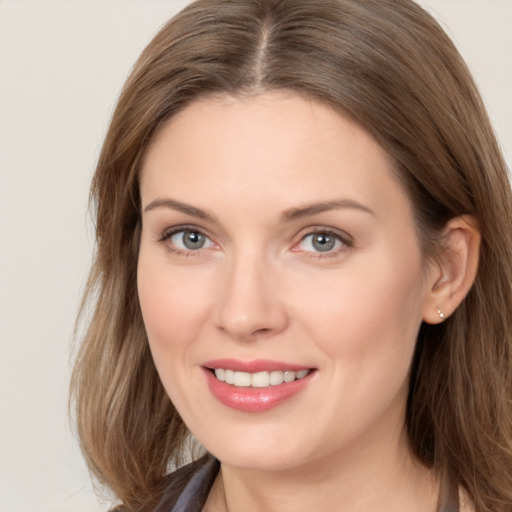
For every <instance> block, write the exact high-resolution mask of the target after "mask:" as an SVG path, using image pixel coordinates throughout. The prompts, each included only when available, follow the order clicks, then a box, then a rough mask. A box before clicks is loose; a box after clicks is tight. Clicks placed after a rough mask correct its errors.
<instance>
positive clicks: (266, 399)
mask: <svg viewBox="0 0 512 512" xmlns="http://www.w3.org/2000/svg"><path fill="white" fill-rule="evenodd" d="M205 373H206V378H207V380H208V387H209V388H210V391H211V393H212V394H213V396H214V397H215V398H217V400H219V401H220V402H222V403H223V404H224V405H227V406H228V407H231V408H232V409H236V410H238V411H242V412H265V411H269V410H270V409H273V408H274V407H277V406H278V405H280V404H282V403H283V402H285V401H286V400H288V399H290V398H292V397H293V396H295V395H297V394H298V393H300V392H301V391H302V390H303V389H304V388H305V387H306V386H307V385H308V384H309V383H310V381H311V377H312V376H313V374H314V373H315V372H314V371H312V372H310V373H309V374H308V375H306V377H303V378H302V379H298V380H294V381H293V382H287V383H283V384H278V385H277V386H269V387H266V388H253V387H237V386H232V385H231V384H226V383H225V382H221V381H220V380H218V379H217V378H216V377H215V375H213V373H212V372H211V371H210V370H208V369H206V368H205Z"/></svg>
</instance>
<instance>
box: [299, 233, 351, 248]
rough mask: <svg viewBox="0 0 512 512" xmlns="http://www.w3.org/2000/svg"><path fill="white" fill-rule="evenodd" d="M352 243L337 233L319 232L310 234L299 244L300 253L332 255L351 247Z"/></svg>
mask: <svg viewBox="0 0 512 512" xmlns="http://www.w3.org/2000/svg"><path fill="white" fill-rule="evenodd" d="M350 245H351V244H350V242H349V241H347V240H345V239H344V238H342V237H341V235H338V234H337V233H332V232H329V231H318V232H315V233H309V234H307V235H306V236H305V237H303V238H302V240H301V241H300V242H299V244H298V246H297V249H298V250H299V251H304V252H310V253H331V252H337V251H338V250H339V249H343V248H347V247H350Z"/></svg>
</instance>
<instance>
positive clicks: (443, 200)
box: [72, 0, 512, 512]
mask: <svg viewBox="0 0 512 512" xmlns="http://www.w3.org/2000/svg"><path fill="white" fill-rule="evenodd" d="M279 89H284V90H291V91H295V92H296V93H298V94H301V95H305V96H307V97H310V98H313V99H316V100H318V101H321V102H324V103H326V104H328V105H331V106H332V107H333V108H336V109H341V110H343V111H344V112H345V113H348V114H349V115H351V116H352V117H353V118H354V119H355V120H357V121H358V122H359V123H360V124H361V125H362V126H363V127H364V128H365V129H367V130H368V131H369V132H370V133H371V134H372V135H373V136H374V137H375V138H376V140H377V141H379V143H380V144H381V145H382V147H383V148H384V149H385V150H386V151H387V152H388V153H389V155H390V156H391V158H392V160H393V162H394V167H395V170H396V172H397V174H398V176H399V178H400V179H401V181H402V183H403V184H404V186H405V188H406V190H407V192H408V194H409V197H410V200H411V202H412V204H413V206H414V211H415V215H416V223H417V231H418V235H419V239H420V241H421V244H422V246H423V250H424V253H425V255H426V256H427V257H431V256H433V255H435V252H436V249H437V247H438V242H437V240H438V235H439V233H440V231H441V229H442V228H443V226H444V225H445V224H446V222H447V221H448V220H450V219H451V218H453V217H456V216H458V215H462V214H469V215H472V216H474V218H475V219H476V220H477V222H478V225H479V228H480V231H481V235H482V245H481V254H480V265H479V270H478V275H477V277H476V281H475V283H474V286H473V288H472V289H471V291H470V292H469V294H468V296H467V297H466V299H465V300H464V301H463V303H462V304H461V306H460V307H459V308H458V309H457V310H456V311H455V313H454V314H453V315H452V316H451V317H450V318H449V319H448V320H447V321H446V322H444V323H443V324H441V325H439V326H430V325H426V324H425V325H423V327H422V328H421V331H420V335H419V338H418V342H417V349H416V353H415V357H414V361H413V367H412V378H411V384H410V392H409V397H408V404H407V417H406V426H405V427H406V430H407V433H408V437H409V439H410V443H411V447H412V450H413V452H414V453H415V455H416V456H417V457H418V458H419V459H420V460H421V461H423V462H424V463H425V464H427V465H429V466H431V467H433V468H434V469H436V470H438V471H439V472H440V473H443V474H445V475H449V477H450V478H451V479H452V480H453V481H454V482H456V483H457V484H460V485H462V486H463V488H465V490H466V491H467V493H468V494H469V496H470V498H471V499H472V500H473V502H474V505H475V508H476V511H477V512H484V511H485V512H490V511H493V512H505V511H507V512H508V511H510V510H511V508H512V405H511V404H512V389H511V388H512V378H511V377H512V375H511V363H512V358H511V348H512V194H511V190H510V183H509V181H508V178H507V170H506V166H505V163H504V160H503V158H502V156H501V154H500V150H499V147H498V145H497V143H496V139H495V136H494V134H493V130H492V128H491V126H490V123H489V120H488V117H487V114H486V111H485V108H484V106H483V104H482V101H481V99H480V96H479V94H478V92H477V90H476V87H475V85H474V83H473V80H472V78H471V76H470V73H469V71H468V69H467V67H466V65H465V64H464V62H463V61H462V59H461V57H460V55H459V54H458V52H457V50H456V49H455V47H454V45H453V44H452V42H451V41H450V40H449V38H448V37H447V35H446V34H445V33H444V32H443V30H442V29H441V28H440V27H439V25H438V24H437V23H436V22H435V21H434V19H433V18H432V17H431V16H430V15H429V14H427V13H426V12H425V11H424V10H423V9H421V8H420V7H419V6H418V5H416V4H415V3H414V2H412V1H410V0H365V1H360V0H199V1H197V2H194V3H192V4H191V5H189V6H188V7H187V8H185V9H184V10H183V11H182V12H181V13H180V14H178V15H177V16H176V17H175V18H173V19H172V20H170V21H169V22H168V23H167V25H165V26H164V28H163V29H162V30H161V31H160V32H159V33H158V34H157V35H156V37H155V38H154V39H153V40H152V41H151V42H150V44H149V45H148V47H147V48H146V49H145V50H144V52H143V53H142V55H141V56H140V58H139V60H138V61H137V63H136V65H135V67H134V69H133V71H132V73H131V74H130V76H129V78H128V80H127V82H126V84H125V87H124V89H123V91H122V94H121V96H120V99H119V102H118V105H117V108H116V110H115V112H114V114H113V118H112V121H111V125H110V129H109V131H108V134H107V137H106V140H105V143H104V146H103V150H102V152H101V155H100V158H99V161H98V165H97V169H96V174H95V176H94V181H93V184H92V190H91V203H92V206H93V208H94V214H95V219H96V236H97V248H96V255H95V260H94V264H93V267H92V270H91V274H90V278H89V282H88V285H87V289H86V293H85V296H84V302H83V311H85V310H87V309H88V307H90V308H92V309H91V310H90V315H82V318H85V319H86V321H87V322H88V329H87V331H86V333H85V336H84V340H83V343H82V345H81V348H80V352H79V354H78V357H77V361H76V366H75V370H74V375H73V381H72V399H73V403H74V405H75V408H76V420H77V428H78V434H79V437H80V441H81V444H82V449H83V451H84V454H85V456H86V459H87V461H88V463H89V466H90V468H91V469H92V471H93V473H94V474H95V476H96V477H97V478H98V479H99V481H100V482H103V483H105V484H106V485H108V486H109V487H110V488H111V489H112V490H113V491H114V492H115V494H116V495H117V496H118V497H119V498H120V499H121V500H122V501H123V503H124V504H125V507H126V509H127V510H150V509H151V506H152V505H153V504H154V503H155V501H156V500H157V499H158V497H159V496H160V495H161V493H162V489H163V485H164V475H165V474H166V472H167V470H168V467H169V464H174V465H177V464H178V465H179V464H181V463H182V462H183V458H184V452H185V450H184V446H185V441H186V439H187V434H188V432H187V429H186V427H185V426H184V425H183V422H182V421H181V419H180V417H179V415H178V413H177V412H176V410H175V409H174V407H173V405H172V403H171V402H170V400H169V398H168V397H167V395H166V393H165V391H164V389H163V387H162V385H161V383H160V381H159V378H158V375H157V373H156V370H155V367H154V364H153V361H152V359H151V355H150V351H149V348H148V343H147V338H146V334H145V330H144V325H143V322H142V317H141V312H140V308H139V304H138V299H137V288H136V268H137V255H138V245H139V235H140V200H139V190H138V174H139V171H140V168H141V162H142V159H143V157H144V154H145V151H146V149H147V147H148V145H149V143H150V141H151V140H152V138H153V137H154V135H155V133H156V132H157V130H158V129H159V127H161V126H162V124H163V123H164V122H165V121H167V120H168V119H169V118H170V117H172V116H173V115H174V114H175V113H176V112H178V111H179V110H180V109H183V108H184V107H185V106H186V105H187V104H189V103H190V102H192V101H194V100H196V99H198V98H199V97H204V96H206V95H209V94H216V93H221V94H230V95H241V94H257V93H260V92H263V91H269V90H279Z"/></svg>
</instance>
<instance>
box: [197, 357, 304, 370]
mask: <svg viewBox="0 0 512 512" xmlns="http://www.w3.org/2000/svg"><path fill="white" fill-rule="evenodd" d="M203 366H204V367H205V368H209V369H210V370H215V369H216V368H223V369H224V370H233V371H235V372H247V373H256V372H272V371H281V372H285V371H287V370H288V371H290V370H291V371H294V372H298V371H301V370H310V369H311V367H310V366H303V365H300V364H293V363H285V362H283V361H271V360H267V359H253V360H252V361H241V360H238V359H215V360H212V361H207V362H205V363H204V364H203Z"/></svg>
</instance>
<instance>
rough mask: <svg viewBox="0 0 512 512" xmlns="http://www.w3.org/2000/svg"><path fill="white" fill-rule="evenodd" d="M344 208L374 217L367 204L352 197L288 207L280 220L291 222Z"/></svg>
mask: <svg viewBox="0 0 512 512" xmlns="http://www.w3.org/2000/svg"><path fill="white" fill-rule="evenodd" d="M345 208H349V209H354V210H359V211H361V212H364V213H369V214H370V215H373V216H374V217H376V215H375V212H374V211H373V210H372V209H371V208H368V207H367V206H364V205H362V204H361V203H358V202H357V201H354V200H352V199H338V200H334V201H322V202H319V203H311V204H307V205H305V206H301V207H298V208H289V209H287V210H285V211H284V212H283V214H282V215H281V222H283V223H285V222H291V221H293V220H298V219H302V218H304V217H309V216H311V215H316V214H318V213H323V212H326V211H329V210H342V209H345Z"/></svg>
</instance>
